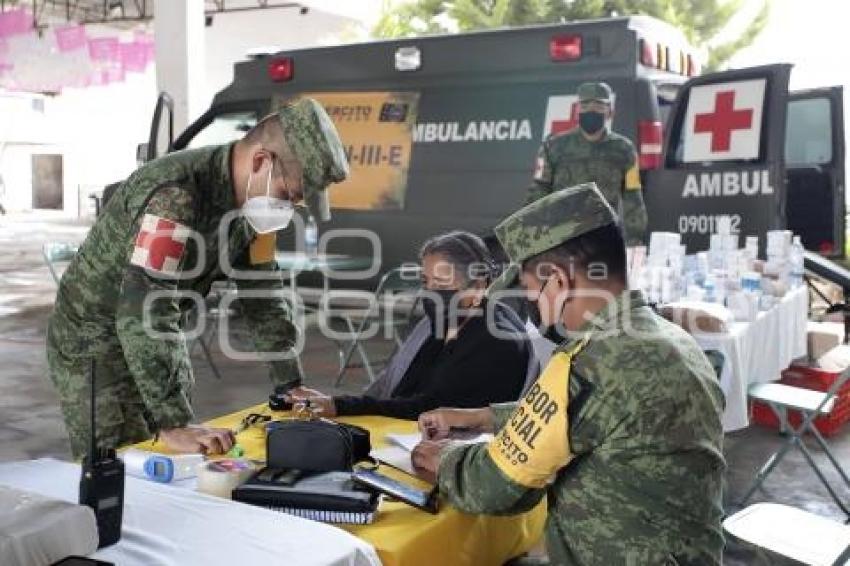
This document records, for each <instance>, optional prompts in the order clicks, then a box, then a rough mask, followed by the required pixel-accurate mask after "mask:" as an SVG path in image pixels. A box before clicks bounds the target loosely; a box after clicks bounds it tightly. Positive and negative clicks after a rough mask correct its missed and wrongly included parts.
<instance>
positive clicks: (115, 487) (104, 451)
mask: <svg viewBox="0 0 850 566" xmlns="http://www.w3.org/2000/svg"><path fill="white" fill-rule="evenodd" d="M89 383H90V386H91V407H90V411H91V430H90V436H91V437H90V441H91V445H90V446H89V453H88V455H87V456H86V457H85V459H84V460H83V473H82V476H81V477H80V505H87V506H89V507H91V508H92V509H93V510H94V516H95V519H96V520H97V534H98V538H99V542H98V545H97V547H98V548H103V547H104V546H110V545H113V544H115V543H116V542H118V541H119V540H120V539H121V519H122V516H123V514H124V462H122V461H121V460H120V459H119V458H118V456H117V455H116V454H115V449H114V448H98V446H97V428H96V427H95V425H96V417H95V412H96V410H95V399H96V393H95V361H94V359H92V361H91V367H90V380H89Z"/></svg>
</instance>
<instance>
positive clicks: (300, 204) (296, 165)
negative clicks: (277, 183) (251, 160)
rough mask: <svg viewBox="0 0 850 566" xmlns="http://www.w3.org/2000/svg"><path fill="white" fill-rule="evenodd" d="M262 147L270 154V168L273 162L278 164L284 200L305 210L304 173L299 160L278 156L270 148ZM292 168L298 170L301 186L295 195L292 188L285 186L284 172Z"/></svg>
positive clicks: (285, 176)
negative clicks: (284, 193) (284, 191)
mask: <svg viewBox="0 0 850 566" xmlns="http://www.w3.org/2000/svg"><path fill="white" fill-rule="evenodd" d="M263 149H264V150H265V151H266V152H268V154H269V155H271V156H272V170H274V164H278V167H279V168H280V173H281V175H282V177H283V179H284V186H285V188H286V198H285V199H284V200H288V201H289V202H290V203H292V206H293V207H294V208H298V209H304V210H306V208H307V206H306V204H305V203H304V193H303V185H304V175H303V172H302V170H301V162H300V161H299V160H297V159H294V158H290V159H283V158H282V157H281V156H279V155H278V154H277V152H275V151H272V150H271V149H268V148H263ZM287 163H288V164H290V165H291V167H288V166H287V165H286V164H287ZM293 170H295V171H298V177H299V178H300V179H301V186H302V189H301V191H302V192H301V193H300V194H295V195H293V194H292V190H290V188H289V187H287V186H286V178H287V175H286V172H287V171H293ZM293 197H294V198H293ZM296 201H298V202H296Z"/></svg>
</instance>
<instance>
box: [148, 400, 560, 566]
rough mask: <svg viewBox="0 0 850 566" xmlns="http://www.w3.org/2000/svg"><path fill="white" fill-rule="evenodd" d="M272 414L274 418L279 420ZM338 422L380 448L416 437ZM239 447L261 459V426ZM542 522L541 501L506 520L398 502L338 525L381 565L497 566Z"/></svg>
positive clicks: (391, 428)
mask: <svg viewBox="0 0 850 566" xmlns="http://www.w3.org/2000/svg"><path fill="white" fill-rule="evenodd" d="M252 412H254V413H259V412H268V409H267V408H266V406H265V405H257V406H255V407H250V408H248V409H245V410H244V411H239V412H237V413H232V414H230V415H226V416H223V417H220V418H217V419H213V420H212V421H210V422H209V423H207V424H208V425H210V426H216V427H223V428H234V427H236V425H237V424H238V423H239V422H240V421H241V420H242V419H243V418H244V417H245V416H246V415H248V414H249V413H252ZM284 416H286V414H285V413H276V414H275V417H284ZM339 420H340V421H343V422H347V423H351V424H356V425H359V426H362V427H364V428H366V429H368V430H369V431H370V433H371V439H372V446H373V447H376V448H377V447H381V446H383V445H385V441H384V437H385V435H386V434H387V433H388V432H396V433H412V432H416V423H415V422H411V421H403V420H397V419H390V418H385V417H345V418H340V419H339ZM238 442H239V444H240V445H241V446H242V447H243V448H244V449H245V456H246V457H247V458H253V459H258V460H265V436H264V434H263V429H262V428H261V427H259V426H258V427H253V428H251V429H249V430H246V431H245V432H243V433H241V434H240V435H239V437H238ZM137 448H141V449H145V450H156V451H159V452H162V451H163V448H162V446H161V445H156V446H154V445H153V444H152V443H151V442H144V443H141V444H138V445H137ZM381 471H382V472H383V473H386V474H387V475H390V476H395V477H397V478H399V479H402V480H404V481H408V482H410V481H411V479H410V476H408V475H406V474H404V473H402V472H399V471H397V470H394V469H393V468H389V467H387V466H382V467H381ZM545 519H546V507H545V501H544V502H541V504H540V505H538V506H537V507H536V508H535V509H534V510H533V511H531V512H529V513H524V514H522V515H516V516H512V517H495V516H490V515H467V514H464V513H461V512H460V511H458V510H457V509H455V508H454V507H451V506H450V505H447V504H443V505H442V507H441V509H440V512H439V514H437V515H429V514H428V513H424V512H422V511H419V510H417V509H414V508H413V507H409V506H408V505H405V504H403V503H398V502H388V501H384V502H383V503H382V504H381V508H380V513H379V514H378V518H377V519H376V520H375V522H374V523H372V524H371V525H341V528H343V529H345V530H347V531H349V532H351V533H352V534H354V535H355V536H358V537H360V538H362V539H363V540H365V541H367V542H369V543H370V544H372V545H373V546H374V547H375V549H376V550H377V551H378V555H379V556H380V557H381V561H382V562H383V564H384V565H385V566H401V565H403V566H418V565H423V566H426V565H427V566H432V565H435V564H439V565H452V564H457V565H464V564H469V565H475V566H486V565H490V564H492V565H494V566H495V565H499V564H503V563H504V562H505V561H506V560H508V559H509V558H512V557H514V556H517V555H519V554H522V553H524V552H527V551H528V550H530V549H531V548H532V547H534V546H535V545H536V544H538V543H539V542H540V540H541V537H542V535H543V523H544V521H545Z"/></svg>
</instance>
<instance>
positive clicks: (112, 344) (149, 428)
mask: <svg viewBox="0 0 850 566" xmlns="http://www.w3.org/2000/svg"><path fill="white" fill-rule="evenodd" d="M347 173H348V162H347V161H346V158H345V155H344V152H343V148H342V144H341V142H340V140H339V137H338V135H337V132H336V129H335V128H334V126H333V124H332V122H331V121H330V118H329V117H328V116H327V114H326V113H325V111H324V109H323V108H322V107H321V106H320V105H319V104H318V103H317V102H315V101H313V100H311V99H302V100H300V101H298V102H296V103H293V104H288V105H285V106H283V107H281V108H280V109H279V110H278V111H277V112H276V113H275V114H272V115H270V116H268V117H267V118H266V119H264V120H262V121H261V122H260V123H259V124H258V125H257V126H256V127H255V128H254V129H253V130H251V131H250V132H248V133H247V134H246V136H245V137H244V138H243V139H242V140H239V141H237V142H235V143H231V144H227V145H223V146H213V147H206V148H201V149H193V150H187V151H182V152H178V153H174V154H171V155H168V156H165V157H163V158H161V159H158V160H156V161H153V162H151V163H149V164H147V165H145V166H143V167H141V168H140V169H138V170H137V171H136V172H134V173H133V174H132V175H130V177H129V178H128V179H127V180H126V181H124V182H123V183H122V184H121V185H120V186H119V187H118V189H117V190H116V191H115V193H114V194H113V195H112V196H111V198H110V199H109V201H108V202H107V203H106V205H105V207H104V209H103V212H102V214H101V215H100V216H99V218H98V220H97V222H96V223H95V224H94V226H93V227H92V229H91V231H90V232H89V234H88V237H87V238H86V241H85V242H84V243H83V244H82V246H81V247H80V250H79V252H78V253H77V255H76V257H75V258H74V260H73V261H72V262H71V264H70V266H69V267H68V269H67V271H66V272H65V274H64V276H63V277H62V280H61V282H60V285H59V291H58V294H57V297H56V305H55V309H54V312H53V314H52V316H51V318H50V324H49V328H48V335H47V358H48V365H49V368H50V376H51V379H52V380H53V383H54V385H55V386H56V389H57V391H58V393H59V398H60V403H61V408H62V412H63V416H64V418H65V423H66V426H67V428H68V432H69V435H70V437H71V448H72V452H73V454H74V455H75V456H76V457H79V456H80V455H81V454H83V453H84V451H85V449H86V440H87V439H88V437H89V426H88V405H89V403H88V397H89V376H88V368H89V363H90V361H91V360H92V359H94V361H95V362H96V364H97V391H96V395H97V413H98V419H97V424H98V430H97V431H96V432H97V438H98V442H99V443H100V445H101V446H111V447H115V446H120V445H122V444H126V443H131V442H136V441H141V440H144V439H146V438H149V437H150V436H151V434H152V433H158V434H160V438H161V439H162V440H163V441H164V442H165V443H166V444H167V445H169V446H170V447H171V448H174V449H176V450H185V451H206V452H212V453H214V452H221V451H225V450H226V449H227V448H228V447H229V446H230V444H231V443H232V437H231V435H230V433H229V432H228V431H222V430H215V429H205V428H201V427H192V426H189V423H190V422H191V420H192V418H193V413H192V407H191V402H190V389H191V384H192V367H191V362H190V358H189V353H188V351H187V347H186V341H185V338H184V335H183V333H182V329H181V321H182V319H183V316H182V315H183V313H184V312H185V311H186V310H187V309H188V307H190V306H191V301H189V300H187V299H188V298H189V297H191V296H192V295H193V294H194V297H195V298H196V299H197V300H200V299H201V298H202V297H204V296H206V294H207V293H208V291H209V289H210V286H211V285H212V283H213V281H216V280H222V279H226V278H228V277H230V276H232V277H233V279H234V280H235V282H236V284H237V288H238V290H239V294H240V295H242V294H243V293H244V295H245V298H246V300H243V301H241V305H242V311H243V312H244V314H245V316H246V319H247V320H248V323H249V326H250V327H251V329H252V333H253V337H254V343H255V346H256V348H257V350H258V351H259V352H261V353H264V354H265V353H274V354H276V355H277V354H280V353H289V354H290V355H289V356H288V357H287V356H285V355H278V356H277V358H276V359H275V360H274V361H272V362H271V363H270V372H271V377H272V380H273V381H274V382H275V383H279V384H286V383H291V384H293V385H295V384H297V383H298V382H299V377H300V374H299V373H298V369H297V365H296V363H295V361H294V360H293V358H292V355H291V350H292V348H293V345H294V344H295V343H296V341H297V338H298V332H299V330H298V328H297V327H296V326H295V324H294V323H293V320H292V313H291V312H290V308H289V306H288V303H286V302H285V301H284V300H283V282H282V279H281V276H280V273H279V272H278V268H277V264H276V263H275V261H274V251H275V242H276V230H277V229H279V228H282V227H284V226H285V225H286V224H287V223H288V222H289V220H290V219H291V217H292V213H293V205H294V204H296V203H298V202H299V201H301V200H302V199H304V200H306V202H307V205H308V206H309V207H310V210H311V213H312V214H313V215H314V216H315V217H317V218H320V219H324V220H327V219H328V217H329V209H328V201H327V194H326V191H325V189H326V187H327V186H328V185H329V184H330V183H332V182H338V181H341V180H343V179H344V178H345V177H346V175H347ZM237 270H238V271H237ZM246 291H247V293H246Z"/></svg>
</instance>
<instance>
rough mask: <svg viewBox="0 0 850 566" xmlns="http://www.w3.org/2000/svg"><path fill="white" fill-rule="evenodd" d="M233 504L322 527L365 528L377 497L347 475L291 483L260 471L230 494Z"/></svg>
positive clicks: (375, 508)
mask: <svg viewBox="0 0 850 566" xmlns="http://www.w3.org/2000/svg"><path fill="white" fill-rule="evenodd" d="M233 499H234V501H241V502H243V503H249V504H251V505H258V506H261V507H266V508H268V509H272V510H275V511H280V512H283V513H287V514H289V515H296V516H298V517H302V518H304V519H310V520H312V521H320V522H323V523H349V524H355V525H365V524H369V523H371V522H373V521H374V520H375V515H376V513H377V511H378V502H379V499H380V496H379V495H378V494H377V493H376V492H375V491H372V490H370V489H368V488H365V487H363V486H361V485H357V484H355V483H354V482H353V481H352V479H351V472H324V473H317V474H310V475H305V476H302V477H300V478H298V479H296V480H295V481H292V477H291V476H290V475H288V474H287V472H286V471H285V470H272V469H269V468H263V469H262V470H260V471H259V472H257V473H256V474H254V475H253V476H252V477H251V479H249V480H248V481H247V482H245V483H244V484H242V485H240V486H239V487H237V488H236V489H234V490H233Z"/></svg>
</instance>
